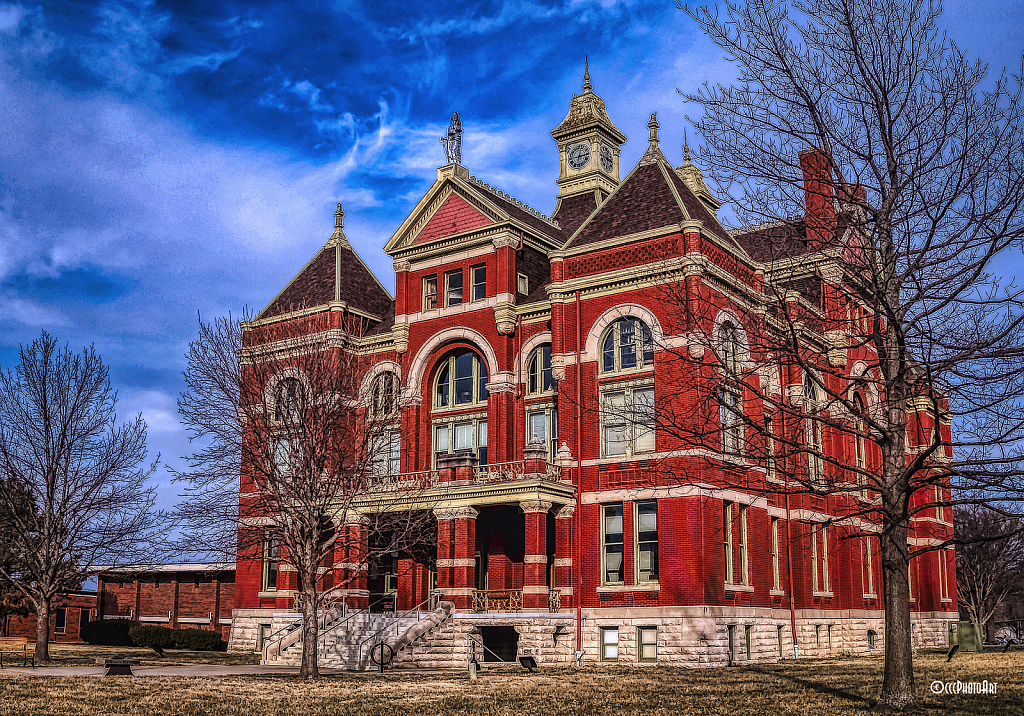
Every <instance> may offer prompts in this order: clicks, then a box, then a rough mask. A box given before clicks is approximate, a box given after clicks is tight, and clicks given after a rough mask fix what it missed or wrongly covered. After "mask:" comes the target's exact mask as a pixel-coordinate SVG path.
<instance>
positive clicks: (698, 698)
mask: <svg viewBox="0 0 1024 716" xmlns="http://www.w3.org/2000/svg"><path fill="white" fill-rule="evenodd" d="M916 663H917V683H918V694H919V695H920V705H919V708H918V710H917V711H916V713H919V714H950V715H952V714H981V715H987V714H1022V713H1024V703H1022V696H1024V652H1017V653H1011V654H1008V655H1002V654H992V653H987V654H977V655H975V654H965V655H960V656H958V657H957V658H956V659H954V661H953V662H952V663H951V664H946V663H945V657H944V655H941V654H919V655H918V658H917V661H916ZM881 666H882V659H881V657H879V656H873V657H863V658H838V659H825V660H809V659H808V660H801V661H798V662H784V663H782V664H766V665H763V666H751V667H736V668H731V669H725V668H719V669H699V670H690V669H682V668H678V669H677V668H670V667H657V668H625V667H618V668H611V669H604V668H596V667H588V668H584V669H581V670H575V669H542V670H541V671H540V673H538V674H534V675H529V674H526V673H525V672H524V671H522V670H521V669H516V670H512V669H503V670H501V671H498V670H487V671H484V672H482V674H481V676H480V679H479V681H477V682H476V683H473V682H471V681H469V679H468V677H467V675H466V674H464V673H461V672H458V673H454V672H453V673H451V674H442V675H440V676H438V675H425V674H416V673H403V672H401V671H395V672H388V673H387V674H386V675H385V676H384V677H380V676H376V675H372V676H371V675H362V676H347V675H346V676H332V677H326V678H324V679H321V680H319V681H317V682H313V683H302V682H299V681H298V680H297V679H296V678H294V677H292V676H275V677H270V676H266V677H209V678H170V677H150V678H146V677H133V678H115V677H111V678H95V677H92V678H85V677H76V678H54V677H22V678H8V677H4V676H2V675H0V715H4V716H6V715H7V714H12V715H13V714H19V715H20V714H33V715H35V714H39V715H43V714H74V715H75V716H78V715H79V714H118V715H120V714H133V715H134V714H139V715H140V716H141V715H143V714H145V715H146V716H148V715H149V714H160V715H163V714H181V715H182V716H185V715H186V714H187V715H188V716H192V715H193V714H209V715H211V716H214V715H216V716H228V715H231V716H235V715H238V716H271V715H273V716H284V715H285V714H287V715H288V716H313V715H317V716H326V715H328V714H343V715H356V714H359V715H363V716H369V715H371V714H381V715H384V714H422V715H426V714H438V715H441V714H444V715H446V716H447V715H449V714H451V715H453V716H458V715H460V714H507V715H510V716H532V715H541V716H563V715H565V716H568V715H570V714H571V715H573V716H576V715H577V714H585V715H590V714H593V715H594V716H596V715H597V714H601V715H602V716H607V715H608V714H644V715H659V716H660V715H665V716H668V715H672V716H675V715H676V714H721V715H722V716H726V715H728V716H755V715H756V716H762V714H769V715H770V714H826V715H827V716H843V715H844V714H854V713H858V714H859V713H864V712H865V711H866V710H868V709H869V708H870V707H871V705H872V698H873V697H874V696H875V694H876V692H877V689H878V685H879V682H880V673H881ZM935 679H940V680H943V681H949V680H957V679H959V680H962V681H981V680H984V679H987V680H989V681H990V682H991V681H995V682H997V683H998V692H997V694H996V695H995V696H990V695H977V696H967V695H959V696H956V695H954V696H945V695H941V696H936V695H933V694H932V693H930V690H929V684H930V682H931V681H932V680H935Z"/></svg>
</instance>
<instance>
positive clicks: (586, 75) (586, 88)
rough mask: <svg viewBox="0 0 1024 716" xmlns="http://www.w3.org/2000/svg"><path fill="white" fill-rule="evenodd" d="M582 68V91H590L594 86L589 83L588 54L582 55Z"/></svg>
mask: <svg viewBox="0 0 1024 716" xmlns="http://www.w3.org/2000/svg"><path fill="white" fill-rule="evenodd" d="M584 63H585V64H584V68H583V91H584V92H592V91H593V90H594V86H593V85H592V84H590V56H589V55H584Z"/></svg>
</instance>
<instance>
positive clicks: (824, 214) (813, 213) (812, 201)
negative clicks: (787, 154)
mask: <svg viewBox="0 0 1024 716" xmlns="http://www.w3.org/2000/svg"><path fill="white" fill-rule="evenodd" d="M800 168H801V169H802V170H803V173H804V202H805V205H806V220H807V245H808V246H809V247H811V248H815V249H816V248H820V247H821V246H823V245H827V244H830V243H831V242H832V240H833V238H834V237H835V233H836V204H835V194H834V193H833V188H832V167H831V162H830V161H829V160H828V157H827V156H825V153H824V152H822V151H821V150H820V149H805V150H804V151H802V152H800Z"/></svg>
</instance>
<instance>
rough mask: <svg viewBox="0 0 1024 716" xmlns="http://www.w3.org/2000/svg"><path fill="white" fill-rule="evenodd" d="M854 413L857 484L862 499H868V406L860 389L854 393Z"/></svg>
mask: <svg viewBox="0 0 1024 716" xmlns="http://www.w3.org/2000/svg"><path fill="white" fill-rule="evenodd" d="M853 413H854V421H855V422H854V429H855V430H856V434H855V435H854V437H853V439H854V465H855V466H856V468H857V484H858V485H860V498H861V499H862V500H866V499H868V490H867V486H868V476H867V469H868V456H867V441H866V440H865V438H864V436H865V434H866V432H867V423H866V422H865V420H864V416H865V415H866V414H867V406H866V404H865V402H864V396H863V394H862V393H860V392H859V391H858V392H857V393H854V395H853Z"/></svg>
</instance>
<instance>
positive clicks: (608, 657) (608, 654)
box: [601, 627, 619, 661]
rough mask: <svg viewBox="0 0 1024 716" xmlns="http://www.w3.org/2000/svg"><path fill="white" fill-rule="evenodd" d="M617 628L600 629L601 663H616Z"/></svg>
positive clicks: (617, 653)
mask: <svg viewBox="0 0 1024 716" xmlns="http://www.w3.org/2000/svg"><path fill="white" fill-rule="evenodd" d="M618 659H619V629H618V627H601V661H618Z"/></svg>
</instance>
